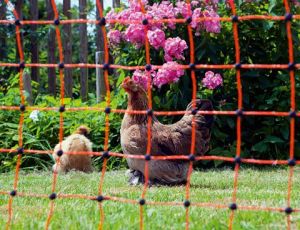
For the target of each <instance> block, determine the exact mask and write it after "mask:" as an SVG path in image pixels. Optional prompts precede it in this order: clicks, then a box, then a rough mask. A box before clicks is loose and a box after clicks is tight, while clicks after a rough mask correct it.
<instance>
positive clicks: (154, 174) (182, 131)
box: [120, 77, 213, 185]
mask: <svg viewBox="0 0 300 230" xmlns="http://www.w3.org/2000/svg"><path fill="white" fill-rule="evenodd" d="M122 87H123V88H124V89H125V91H126V92H127V94H128V107H127V110H128V111H130V110H144V111H145V110H147V109H148V100H147V94H146V92H145V90H144V89H143V88H142V87H141V86H139V85H137V84H136V83H134V82H133V81H132V80H131V79H130V78H129V77H127V78H126V79H125V80H124V81H123V83H122ZM195 106H196V109H197V110H212V104H211V102H210V101H208V100H196V101H195ZM187 111H192V102H191V103H190V104H189V105H188V106H187ZM192 118H193V115H192V114H191V112H189V113H188V112H187V113H186V114H185V115H184V116H183V117H182V118H181V120H179V121H178V122H176V123H174V124H171V125H164V124H162V123H160V122H159V121H158V120H157V118H156V117H155V116H154V115H152V137H151V155H152V156H170V155H189V154H190V151H191V139H192V137H191V135H192ZM212 122H213V116H212V115H207V116H206V115H205V116H202V115H200V114H196V115H195V123H196V145H195V154H196V155H203V154H204V153H205V152H206V151H207V150H208V149H209V141H210V128H211V125H212ZM120 133H121V145H122V149H123V153H124V154H132V155H145V154H146V149H147V114H128V113H126V114H125V115H124V118H123V121H122V126H121V130H120ZM127 163H128V166H129V168H130V178H129V183H130V184H133V185H136V184H139V183H143V182H144V168H145V160H139V159H132V158H127ZM188 165H189V163H188V161H186V160H150V161H149V183H150V184H166V185H174V184H184V183H186V179H187V172H188Z"/></svg>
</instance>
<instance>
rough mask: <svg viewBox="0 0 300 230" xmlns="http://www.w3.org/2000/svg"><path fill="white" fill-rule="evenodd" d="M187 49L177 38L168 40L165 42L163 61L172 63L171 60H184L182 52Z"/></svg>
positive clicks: (183, 41)
mask: <svg viewBox="0 0 300 230" xmlns="http://www.w3.org/2000/svg"><path fill="white" fill-rule="evenodd" d="M187 48H188V46H187V44H186V41H185V40H182V39H181V38H179V37H176V38H168V39H167V40H166V42H165V46H164V50H165V60H166V61H172V60H173V58H176V59H178V60H184V56H183V55H182V54H183V51H184V50H186V49H187Z"/></svg>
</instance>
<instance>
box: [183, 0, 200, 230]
mask: <svg viewBox="0 0 300 230" xmlns="http://www.w3.org/2000/svg"><path fill="white" fill-rule="evenodd" d="M186 3H187V6H188V14H189V17H190V18H192V10H191V4H190V0H186ZM187 30H188V37H189V45H190V63H191V65H190V66H192V65H195V44H194V37H193V31H192V27H191V25H190V24H188V25H187ZM190 70H191V80H192V109H196V98H197V80H196V75H195V70H194V69H193V68H191V69H190ZM196 126H197V125H196V123H195V116H193V117H192V137H191V148H190V155H191V156H192V155H194V154H195V145H196V128H197V127H196ZM192 172H193V162H192V161H190V162H189V167H188V172H187V182H186V192H185V202H184V206H185V208H186V210H185V229H186V230H187V229H189V206H190V201H189V199H190V181H191V175H192Z"/></svg>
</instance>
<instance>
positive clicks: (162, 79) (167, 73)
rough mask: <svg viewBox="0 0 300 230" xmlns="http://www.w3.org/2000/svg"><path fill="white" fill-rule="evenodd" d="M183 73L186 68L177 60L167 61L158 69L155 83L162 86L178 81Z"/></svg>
mask: <svg viewBox="0 0 300 230" xmlns="http://www.w3.org/2000/svg"><path fill="white" fill-rule="evenodd" d="M182 75H184V70H183V69H180V67H179V65H178V64H177V63H176V62H167V63H165V64H163V66H162V68H161V69H159V70H158V71H157V74H156V76H154V78H153V84H154V85H156V86H157V87H159V88H160V87H161V86H162V85H165V84H170V83H174V82H177V81H178V80H179V78H180V77H181V76H182Z"/></svg>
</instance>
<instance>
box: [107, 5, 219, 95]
mask: <svg viewBox="0 0 300 230" xmlns="http://www.w3.org/2000/svg"><path fill="white" fill-rule="evenodd" d="M218 2H219V0H201V1H199V0H192V1H191V3H186V2H185V1H182V0H179V1H177V2H176V3H175V4H174V3H172V2H171V1H166V0H163V1H162V2H160V3H154V4H152V5H150V4H149V3H148V0H142V4H143V6H144V9H145V12H143V11H142V6H141V4H140V2H139V1H138V0H129V7H128V8H127V9H123V10H121V11H119V12H115V11H114V10H111V11H110V12H108V13H107V15H106V19H107V20H108V21H110V24H109V29H110V31H109V33H108V39H109V42H110V45H111V46H114V47H116V46H118V45H119V44H120V43H121V42H128V43H130V44H132V45H134V46H135V47H137V48H140V47H142V46H143V45H144V44H145V42H146V41H148V42H149V44H150V46H151V47H153V49H155V50H158V51H159V53H160V51H163V57H164V61H165V62H166V63H164V64H163V65H162V67H161V68H160V69H159V70H158V71H151V78H152V83H153V85H155V86H157V87H159V88H160V87H161V86H162V85H165V84H171V83H174V82H177V81H178V80H179V79H180V77H181V76H183V75H184V70H183V69H182V68H179V66H180V64H179V63H178V62H179V61H182V60H185V57H184V52H185V51H186V50H187V49H188V45H187V42H186V41H185V40H183V39H181V38H180V37H172V36H169V35H170V34H174V33H173V32H172V30H174V29H176V23H175V22H161V21H160V20H162V19H179V18H184V19H187V18H189V17H191V19H192V21H191V27H192V28H193V30H194V32H195V35H196V36H198V35H200V33H201V32H203V31H204V32H208V33H220V31H221V24H220V21H219V20H218V18H219V15H218V14H217V8H218ZM207 17H209V18H215V19H213V20H211V19H208V20H204V21H203V20H198V19H199V18H207ZM146 19H147V20H148V23H142V22H145V20H146ZM111 20H117V21H118V20H119V21H122V20H134V22H133V23H130V24H122V23H120V24H119V23H117V22H111ZM145 25H146V27H145ZM145 31H147V33H145ZM208 75H209V76H210V74H208ZM218 76H219V75H218V74H216V75H214V74H213V77H214V78H212V77H207V78H205V79H206V80H203V84H204V85H205V86H206V87H208V88H211V87H214V86H215V85H216V84H221V83H222V78H218ZM132 79H133V80H134V82H136V83H138V84H140V85H141V86H143V88H145V89H146V88H147V82H148V73H146V72H144V71H141V70H136V71H135V72H134V73H133V76H132ZM215 79H216V80H215ZM220 79H221V83H218V82H220Z"/></svg>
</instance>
